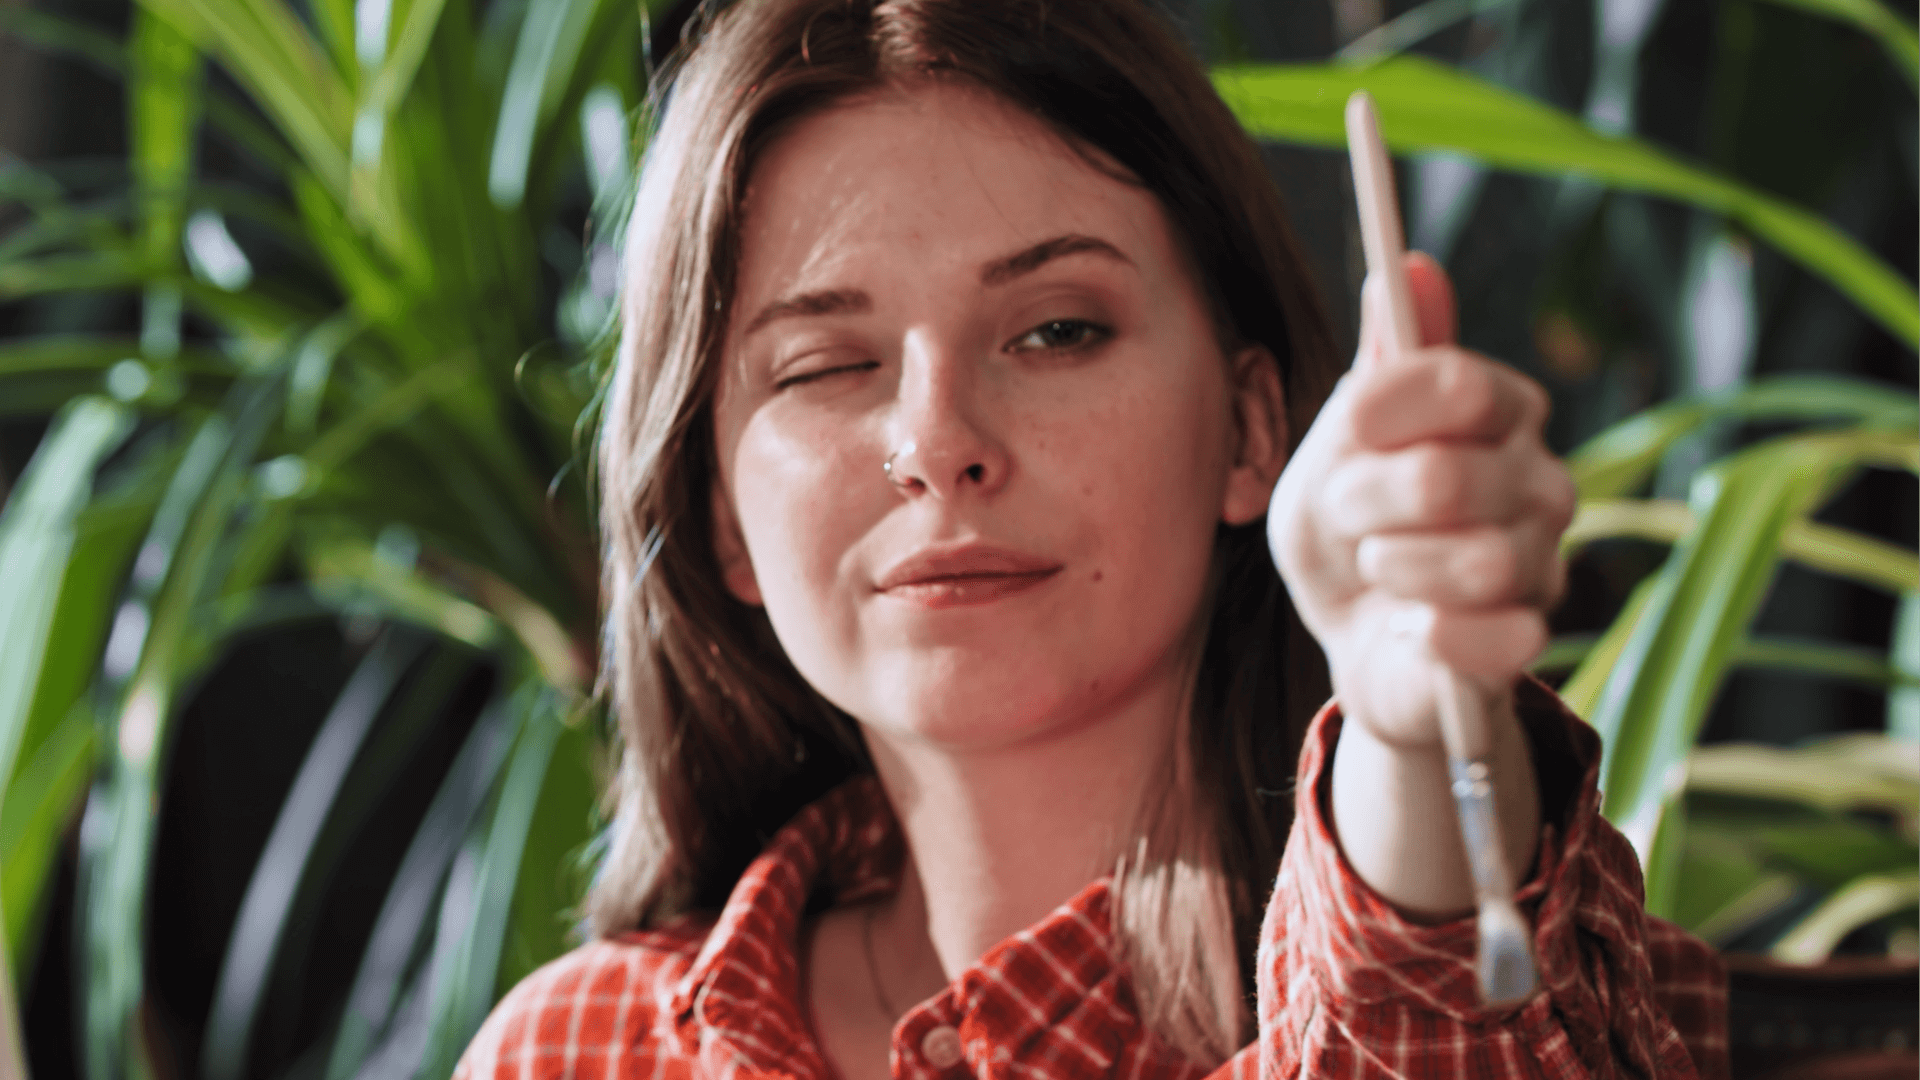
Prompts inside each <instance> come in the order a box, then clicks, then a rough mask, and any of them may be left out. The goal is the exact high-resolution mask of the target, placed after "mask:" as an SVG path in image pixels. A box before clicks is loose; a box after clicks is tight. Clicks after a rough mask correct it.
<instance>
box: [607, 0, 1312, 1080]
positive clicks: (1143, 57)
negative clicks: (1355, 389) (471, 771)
mask: <svg viewBox="0 0 1920 1080" xmlns="http://www.w3.org/2000/svg"><path fill="white" fill-rule="evenodd" d="M690 36H691V37H692V38H693V39H694V43H693V44H692V45H691V46H690V47H689V48H683V49H681V50H680V52H679V54H678V55H677V56H676V58H675V65H676V69H675V70H673V71H671V72H669V76H670V77H666V78H662V79H660V80H657V82H656V86H657V87H666V88H667V89H666V90H664V91H659V90H656V97H655V102H656V105H657V106H659V107H658V110H657V115H658V116H659V118H660V122H659V124H658V127H657V130H656V131H655V132H654V135H653V138H652V140H651V141H650V143H649V146H648V150H647V156H646V162H645V166H644V169H643V172H642V179H641V186H640V191H639V194H638V197H637V199H636V202H635V205H634V211H633V215H632V218H631V219H630V221H629V224H628V232H627V237H626V263H625V272H626V284H625V289H624V295H623V299H622V305H623V306H622V320H623V334H622V337H621V341H620V347H619V354H618V359H617V362H616V367H615V370H614V372H613V378H612V385H611V389H610V397H609V400H608V402H607V407H606V414H605V421H604V426H603V430H602V436H601V443H600V476H601V484H602V500H603V501H602V519H603V527H604V530H605V535H606V543H607V558H606V563H605V594H606V603H607V613H608V620H607V642H606V649H605V650H604V655H605V656H606V658H607V668H606V671H605V673H604V677H603V678H604V684H605V686H606V688H607V689H608V690H610V692H611V694H612V697H613V701H614V703H615V707H616V712H617V714H618V723H619V732H620V737H621V741H622V743H623V746H622V749H621V756H620V764H619V771H618V775H617V777H616V780H615V784H614V789H613V792H612V794H611V798H612V800H613V808H614V822H613V827H612V830H611V839H610V845H609V847H608V850H607V851H606V854H605V858H604V861H603V863H602V866H601V868H600V873H599V875H598V877H597V878H596V880H595V882H594V886H593V888H592V890H591V893H590V895H589V897H588V902H587V903H588V913H589V918H590V921H591V925H592V927H593V928H594V930H595V931H596V932H598V933H602V934H606V933H613V932H617V931H620V930H623V929H627V928H630V927H634V926H639V925H647V924H651V923H656V922H658V921H660V920H662V919H665V918H669V917H671V916H673V915H676V914H678V913H680V912H683V911H687V910H692V909H712V908H717V907H719V906H721V905H722V904H723V903H724V902H725V900H726V897H727V895H728V893H729V892H730V891H731V889H732V888H733V886H734V884H735V883H736V881H737V880H738V878H739V876H740V873H741V872H742V870H744V869H745V867H746V865H747V863H748V862H750V861H751V860H752V859H753V857H754V856H755V855H757V854H758V853H759V852H760V850H761V848H762V846H763V845H764V844H765V842H766V841H767V839H768V838H769V837H770V836H771V835H772V834H773V832H774V831H775V830H777V829H778V828H780V826H781V825H783V824H784V823H785V822H786V821H787V820H788V819H789V818H790V817H791V816H792V815H793V814H794V813H795V812H797V811H798V810H799V809H800V808H801V807H803V806H805V805H806V804H807V803H808V802H810V801H812V800H813V799H815V798H818V797H819V796H820V795H822V794H823V793H825V792H826V791H828V790H830V789H831V788H833V787H834V786H836V785H837V784H839V783H841V782H842V781H844V780H845V779H846V778H848V777H849V776H851V775H853V774H855V773H858V772H862V771H870V769H871V765H870V763H869V762H868V760H867V757H866V752H865V749H864V746H863V744H862V742H861V740H860V737H859V734H858V731H857V728H856V725H855V724H854V723H853V721H852V720H851V719H850V718H849V717H847V716H846V715H845V714H844V713H842V712H840V711H839V710H838V709H836V708H835V707H833V706H832V705H830V704H828V703H827V702H826V701H825V700H824V699H823V698H821V697H820V695H819V694H818V693H816V692H815V691H814V690H813V689H812V687H810V686H809V685H808V684H807V682H806V681H805V680H804V679H803V678H801V676H800V675H799V673H798V672H796V671H795V670H794V668H793V666H792V665H791V663H790V662H789V661H788V660H787V658H786V655H785V653H784V652H783V651H782V650H781V648H780V646H779V644H778V643H777V641H776V640H775V638H774V635H773V631H772V628H771V625H770V624H769V622H768V620H767V617H766V614H765V612H764V611H762V610H761V609H759V608H756V607H750V606H748V605H746V604H743V603H741V602H739V601H738V600H736V599H734V598H733V596H732V595H731V594H729V593H728V592H727V591H726V589H725V587H724V585H723V584H722V583H721V575H720V570H719V566H718V564H717V561H716V557H715V553H714V547H713V536H712V530H713V523H712V520H711V512H710V505H711V504H710V500H711V487H712V480H713V476H714V468H715V466H714V446H713V431H712V417H711V413H712V403H713V397H714V392H715V383H716V371H717V367H718V365H717V364H716V362H715V361H716V359H717V355H718V352H719V349H720V347H721V343H722V341H723V339H724V337H725V333H726V328H727V321H728V318H729V317H730V313H731V308H732V304H733V300H734V296H733V294H734V284H735V275H736V263H737V259H738V252H739V244H740V239H739V234H740V225H741V216H742V209H743V200H744V196H745V191H746V183H747V179H748V174H749V172H750V171H751V169H752V167H753V164H754V161H755V159H756V157H757V155H758V154H759V153H760V151H761V150H762V149H763V148H764V147H765V146H766V145H767V144H768V143H769V142H770V141H771V140H772V139H774V138H775V137H777V136H778V135H779V134H780V133H781V132H782V131H783V130H785V129H786V128H788V127H789V126H790V125H792V124H793V123H794V122H795V121H797V120H798V119H799V118H801V117H804V116H807V115H810V114H813V113H816V112H818V111H820V110H822V109H825V108H828V107H830V106H832V105H833V104H835V103H836V102H840V101H844V100H846V99H848V98H849V97H851V96H854V95H859V94H863V93H872V92H874V91H877V90H879V89H882V88H884V87H886V86H888V85H890V84H897V83H899V82H901V81H903V80H910V79H914V78H923V77H936V78H959V79H964V80H967V81H969V82H971V83H973V84H976V85H978V86H980V87H983V88H985V89H986V90H988V91H990V92H992V93H994V94H996V95H998V96H1000V97H1002V98H1004V99H1005V100H1007V101H1008V102H1010V103H1012V104H1013V105H1015V106H1016V107H1018V108H1020V109H1022V110H1025V111H1026V112H1028V113H1030V114H1031V115H1033V116H1035V117H1037V118H1039V119H1040V120H1041V121H1043V122H1044V123H1046V124H1048V125H1049V126H1051V127H1052V128H1053V129H1054V130H1055V131H1057V132H1058V133H1059V134H1060V135H1061V136H1062V138H1063V139H1065V140H1066V141H1067V143H1068V144H1069V145H1071V146H1074V147H1076V148H1079V149H1081V150H1082V151H1088V150H1091V151H1096V152H1097V153H1098V154H1099V155H1102V156H1103V157H1104V158H1105V159H1106V160H1108V161H1110V162H1112V163H1114V164H1116V165H1117V166H1118V167H1119V169H1120V170H1122V172H1123V174H1124V176H1125V177H1126V179H1127V180H1128V181H1129V182H1132V183H1136V184H1138V185H1140V186H1141V187H1143V188H1145V189H1146V190H1148V191H1151V192H1152V193H1153V194H1154V195H1155V196H1156V197H1157V198H1158V199H1159V201H1160V203H1161V205H1162V207H1164V209H1165V211H1166V213H1167V216H1168V219H1169V220H1170V222H1171V223H1172V225H1173V228H1174V232H1175V234H1176V235H1177V236H1179V237H1180V238H1181V239H1182V240H1183V242H1184V243H1185V245H1186V248H1187V254H1188V256H1189V257H1190V258H1191V260H1192V264H1193V266H1194V267H1195V269H1196V271H1197V273H1198V276H1199V279H1200V282H1201V284H1202V286H1203V287H1204V289H1205V290H1206V293H1207V295H1208V297H1209V299H1210V301H1211V303H1212V305H1213V307H1214V310H1215V317H1216V320H1217V322H1218V323H1219V326H1220V330H1221V333H1222V335H1223V337H1224V338H1225V339H1226V341H1227V343H1229V344H1234V345H1238V344H1258V345H1262V346H1265V347H1266V349H1267V351H1268V352H1269V353H1271V355H1272V356H1273V358H1274V360H1275V362H1276V363H1278V365H1279V367H1280V372H1281V377H1282V380H1283V383H1284V385H1285V386H1286V389H1287V394H1288V399H1289V413H1290V417H1291V429H1292V431H1293V432H1294V433H1295V434H1296V436H1297V434H1298V433H1299V432H1302V431H1304V430H1305V428H1306V426H1307V423H1308V422H1309V421H1310V420H1311V418H1312V416H1313V414H1314V412H1315V411H1316V410H1317V408H1318V406H1319V403H1320V401H1321V400H1322V399H1323V397H1324V395H1325V391H1326V389H1327V387H1328V385H1329V383H1330V382H1331V377H1332V375H1333V374H1334V371H1335V359H1334V352H1333V346H1332V340H1331V337H1330V335H1329V333H1328V330H1327V326H1326V323H1325V317H1324V316H1323V315H1322V313H1321V310H1320V308H1319V305H1318V303H1317V301H1316V299H1315V295H1314V291H1313V288H1312V285H1311V283H1310V282H1309V280H1308V278H1307V274H1306V269H1305V264H1304V261H1303V260H1302V259H1301V258H1300V256H1299V255H1298V254H1297V253H1296V251H1295V248H1294V244H1293V241H1292V239H1291V237H1290V235H1289V233H1288V230H1287V227H1286V223H1285V219H1284V215H1283V212H1282V209H1281V206H1280V201H1279V196H1278V193H1277V192H1276V191H1275V190H1274V187H1273V183H1272V181H1271V180H1270V179H1269V177H1268V175H1267V173H1266V170H1265V168H1264V166H1263V165H1262V163H1261V160H1260V157H1259V153H1258V151H1257V148H1256V147H1255V146H1254V145H1253V143H1252V142H1251V141H1250V140H1249V139H1248V138H1247V136H1246V135H1245V133H1244V132H1242V131H1241V129H1240V127H1239V125H1238V123H1237V122H1236V121H1235V120H1234V118H1233V116H1232V114H1231V113H1229V112H1228V110H1227V108H1226V107H1225V106H1224V105H1223V104H1222V103H1221V101H1220V99H1219V97H1218V96H1217V95H1216V94H1215V93H1214V92H1213V89H1212V87H1211V86H1210V84H1209V83H1208V81H1207V79H1206V75H1205V73H1204V72H1203V71H1202V70H1201V69H1200V67H1199V66H1198V65H1197V64H1196V63H1195V61H1194V60H1193V58H1192V57H1191V56H1189V55H1188V54H1187V53H1186V52H1185V50H1184V49H1183V48H1182V47H1181V45H1180V43H1179V41H1178V40H1177V39H1176V38H1175V37H1174V36H1173V34H1172V33H1171V32H1170V30H1169V28H1168V27H1167V26H1166V25H1164V24H1163V23H1162V22H1161V21H1160V20H1159V18H1158V17H1157V16H1156V15H1155V14H1154V13H1153V12H1152V11H1150V10H1148V8H1147V7H1146V6H1145V4H1144V3H1142V2H1139V0H878V2H876V0H742V2H740V3H738V4H736V5H734V6H733V7H731V8H730V9H728V10H726V11H724V12H722V13H721V14H719V15H718V16H715V17H713V18H711V19H710V20H708V21H707V22H706V25H704V27H701V28H697V29H696V30H695V31H694V32H693V33H692V34H691V35H690ZM1211 603H1212V610H1211V613H1210V615H1209V617H1208V634H1207V639H1206V643H1205V646H1204V651H1203V655H1202V659H1201V664H1200V668H1199V675H1198V680H1197V685H1196V687H1195V690H1194V697H1193V707H1192V710H1191V714H1190V721H1189V723H1188V726H1187V730H1186V732H1185V733H1184V734H1185V737H1184V738H1183V739H1182V740H1181V749H1182V752H1181V753H1179V754H1177V755H1176V760H1175V762H1174V764H1173V767H1172V775H1171V776H1170V777H1169V778H1168V781H1169V782H1168V785H1167V791H1166V795H1165V798H1164V800H1163V805H1161V806H1158V807H1154V808H1149V811H1148V815H1147V817H1146V819H1144V820H1143V821H1142V822H1140V823H1139V834H1140V840H1139V842H1138V844H1137V845H1136V846H1135V847H1134V848H1133V850H1131V851H1129V853H1128V855H1127V858H1126V859H1125V860H1124V861H1123V865H1122V866H1121V868H1120V869H1119V872H1118V873H1117V874H1116V879H1115V891H1114V895H1115V899H1116V908H1117V929H1116V936H1117V938H1118V943H1119V946H1120V949H1121V951H1122V954H1123V955H1124V956H1125V957H1127V959H1128V960H1129V962H1130V963H1131V964H1132V966H1133V970H1134V983H1135V988H1136V993H1137V994H1138V996H1139V998H1140V1000H1141V1003H1142V1008H1143V1013H1144V1016H1145V1019H1146V1021H1147V1023H1148V1025H1149V1026H1150V1027H1151V1028H1152V1029H1153V1030H1154V1031H1155V1032H1156V1033H1158V1034H1159V1035H1160V1036H1161V1037H1162V1038H1164V1039H1165V1040H1166V1041H1168V1042H1169V1043H1171V1044H1172V1045H1173V1046H1175V1047H1176V1048H1178V1049H1180V1050H1181V1051H1183V1052H1185V1053H1186V1054H1188V1055H1189V1056H1190V1057H1193V1058H1195V1059H1196V1060H1200V1061H1203V1062H1204V1061H1218V1060H1220V1059H1222V1058H1224V1057H1225V1056H1226V1055H1228V1054H1230V1053H1231V1052H1233V1050H1234V1049H1236V1048H1237V1047H1238V1046H1239V1045H1240V1043H1241V1042H1242V1041H1243V1039H1244V1037H1245V1034H1246V1017H1247V1009H1246V1004H1247V1001H1248V998H1249V996H1250V995H1249V989H1250V987H1251V985H1252V970H1253V967H1252V962H1251V961H1252V947H1253V943H1254V941H1255V939H1256V936H1257V932H1258V924H1259V919H1260V915H1261V912H1262V909H1263V908H1264V906H1265V901H1266V897H1267V893H1268V890H1269V889H1270V888H1271V883H1272V878H1273V874H1274V870H1275V868H1276V866H1277V864H1278V861H1279V853H1280V848H1281V845H1282V844H1283V843H1284V839H1285V836H1286V829H1287V826H1288V823H1289V820H1290V816H1291V801H1290V799H1291V796H1290V794H1289V792H1290V789H1291V785H1292V777H1293V772H1294V759H1295V755H1296V753H1297V751H1298V746H1299V733H1300V730H1301V727H1302V723H1301V721H1303V720H1304V717H1303V716H1302V715H1300V712H1299V710H1298V709H1297V708H1295V709H1293V710H1290V709H1289V704H1290V702H1289V697H1290V695H1289V693H1288V686H1287V678H1286V676H1285V675H1284V674H1283V667H1287V666H1288V665H1286V664H1285V663H1284V660H1283V658H1284V657H1286V656H1287V655H1288V652H1289V645H1290V639H1291V644H1292V647H1293V652H1294V654H1295V655H1296V656H1298V657H1301V662H1298V663H1295V664H1293V665H1291V667H1292V668H1293V669H1294V670H1299V671H1307V672H1310V673H1311V674H1309V675H1308V676H1307V678H1308V680H1309V681H1310V682H1311V683H1312V684H1313V689H1312V690H1310V691H1309V693H1318V692H1319V690H1320V688H1322V687H1324V668H1323V667H1320V666H1319V665H1318V660H1319V658H1318V654H1317V652H1315V651H1312V650H1311V647H1310V646H1308V647H1307V651H1306V652H1305V653H1302V652H1301V650H1300V645H1301V643H1302V640H1303V635H1302V634H1301V633H1299V632H1298V630H1297V623H1296V621H1295V620H1294V618H1293V615H1292V609H1291V606H1290V605H1289V604H1288V603H1287V599H1286V595H1285V592H1284V590H1283V588H1282V586H1281V583H1280V579H1279V577H1278V575H1277V574H1276V573H1275V571H1274V568H1273V564H1272V561H1271V559H1270V557H1269V556H1268V553H1267V547H1266V542H1265V528H1264V522H1255V523H1253V524H1250V525H1245V526H1240V527H1237V528H1229V527H1224V526H1223V527H1222V528H1221V529H1220V530H1219V533H1218V536H1217V539H1216V542H1215V553H1214V570H1213V582H1212V600H1211ZM1316 700H1317V699H1316ZM1295 704H1297V702H1295ZM1290 713H1291V715H1290Z"/></svg>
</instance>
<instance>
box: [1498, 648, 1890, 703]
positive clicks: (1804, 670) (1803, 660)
mask: <svg viewBox="0 0 1920 1080" xmlns="http://www.w3.org/2000/svg"><path fill="white" fill-rule="evenodd" d="M1599 641H1600V639H1599V637H1598V636H1596V635H1588V634H1568V635H1564V636H1562V637H1557V638H1555V639H1553V641H1551V642H1550V643H1548V645H1547V648H1546V650H1545V651H1543V652H1542V653H1541V654H1540V655H1539V656H1538V657H1536V658H1535V659H1534V661H1533V664H1532V666H1531V667H1530V668H1529V669H1528V670H1530V671H1533V672H1536V673H1539V672H1549V671H1565V670H1567V669H1569V668H1575V667H1578V666H1579V665H1580V664H1581V662H1582V661H1584V660H1585V659H1586V658H1587V657H1588V656H1589V655H1590V654H1592V652H1593V650H1594V647H1595V646H1596V645H1597V644H1598V643H1599ZM1733 664H1734V666H1735V667H1756V668H1767V669H1770V670H1774V671H1791V672H1796V673H1798V674H1802V675H1820V676H1825V677H1827V678H1832V679H1843V680H1845V681H1847V682H1853V683H1858V684H1860V685H1863V686H1867V687H1871V688H1874V689H1885V690H1888V691H1889V692H1899V691H1901V690H1903V689H1905V688H1908V687H1920V670H1908V669H1902V668H1898V667H1895V666H1894V665H1892V664H1890V663H1888V662H1887V658H1886V657H1885V656H1883V655H1881V654H1880V653H1878V652H1876V651H1874V650H1873V649H1870V648H1867V647H1865V646H1860V645H1836V644H1833V643H1831V642H1826V641H1815V640H1812V639H1808V638H1794V637H1765V638H1754V639H1752V640H1750V641H1746V642H1743V643H1742V644H1741V645H1740V646H1739V647H1738V648H1736V649H1735V650H1734V654H1733Z"/></svg>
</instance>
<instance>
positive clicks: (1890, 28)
mask: <svg viewBox="0 0 1920 1080" xmlns="http://www.w3.org/2000/svg"><path fill="white" fill-rule="evenodd" d="M1772 2H1773V3H1775V4H1778V5H1779V6H1781V7H1784V8H1795V9H1798V10H1800V11H1804V12H1806V13H1808V14H1810V15H1820V16H1824V17H1826V18H1829V19H1834V20H1836V21H1838V22H1843V23H1847V24H1848V25H1850V26H1853V27H1854V28H1856V29H1858V30H1860V31H1861V32H1863V33H1865V34H1868V35H1870V36H1871V37H1872V38H1873V39H1874V40H1876V41H1878V42H1879V43H1880V47H1881V48H1882V49H1884V50H1886V53H1887V57H1888V58H1889V59H1891V60H1892V61H1893V66H1894V67H1896V68H1899V69H1900V74H1901V75H1902V76H1904V77H1905V78H1906V80H1907V83H1908V84H1909V85H1911V86H1913V87H1915V88H1916V89H1920V33H1917V32H1916V31H1915V30H1914V28H1913V27H1911V26H1909V25H1907V24H1906V22H1904V21H1903V20H1902V19H1901V18H1900V16H1899V15H1896V14H1895V13H1894V12H1893V9H1891V8H1889V7H1887V6H1886V5H1885V4H1882V3H1878V2H1876V0H1772Z"/></svg>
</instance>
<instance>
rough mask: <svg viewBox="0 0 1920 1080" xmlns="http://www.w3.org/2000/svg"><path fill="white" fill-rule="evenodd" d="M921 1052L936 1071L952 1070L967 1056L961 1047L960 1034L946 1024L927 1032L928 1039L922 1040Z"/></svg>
mask: <svg viewBox="0 0 1920 1080" xmlns="http://www.w3.org/2000/svg"><path fill="white" fill-rule="evenodd" d="M920 1052H921V1053H922V1054H925V1055H926V1058H927V1063H928V1064H929V1065H932V1066H933V1067H934V1068H936V1069H951V1068H953V1067H954V1066H955V1065H958V1064H960V1059H961V1058H963V1057H966V1056H967V1055H966V1051H965V1050H964V1049H962V1048H961V1046H960V1033H959V1032H957V1031H955V1030H953V1029H952V1028H950V1027H948V1026H947V1025H945V1024H942V1025H940V1026H939V1027H937V1028H934V1029H933V1030H932V1031H929V1032H927V1035H926V1038H923V1039H921V1040H920Z"/></svg>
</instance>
